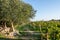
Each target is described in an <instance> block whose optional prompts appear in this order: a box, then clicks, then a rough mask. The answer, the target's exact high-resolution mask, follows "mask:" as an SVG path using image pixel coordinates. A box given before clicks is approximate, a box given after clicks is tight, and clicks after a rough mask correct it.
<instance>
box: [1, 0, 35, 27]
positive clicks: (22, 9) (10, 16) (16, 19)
mask: <svg viewBox="0 0 60 40" xmlns="http://www.w3.org/2000/svg"><path fill="white" fill-rule="evenodd" d="M34 14H35V11H34V9H33V8H32V6H31V5H30V4H27V3H24V2H22V1H20V0H0V24H2V25H4V26H7V24H9V25H10V26H11V25H12V28H13V27H14V24H15V25H17V24H20V25H21V24H23V23H27V22H28V21H30V18H33V16H34Z"/></svg>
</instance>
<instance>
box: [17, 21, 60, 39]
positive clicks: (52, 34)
mask: <svg viewBox="0 0 60 40" xmlns="http://www.w3.org/2000/svg"><path fill="white" fill-rule="evenodd" d="M17 29H18V30H19V31H28V30H30V31H35V32H36V31H38V32H39V34H40V35H38V36H39V39H40V40H60V21H56V20H51V21H37V22H31V23H29V24H27V25H24V26H22V27H21V26H20V27H18V28H17Z"/></svg>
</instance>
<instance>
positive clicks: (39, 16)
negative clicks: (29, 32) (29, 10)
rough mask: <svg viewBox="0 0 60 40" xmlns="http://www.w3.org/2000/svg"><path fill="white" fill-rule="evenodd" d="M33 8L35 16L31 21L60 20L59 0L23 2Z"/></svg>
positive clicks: (26, 0) (29, 0)
mask: <svg viewBox="0 0 60 40" xmlns="http://www.w3.org/2000/svg"><path fill="white" fill-rule="evenodd" d="M23 1H24V2H26V3H29V4H30V5H32V6H33V8H34V9H35V10H37V12H36V14H35V15H36V16H35V17H34V18H33V19H32V21H40V20H51V19H60V0H23Z"/></svg>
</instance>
